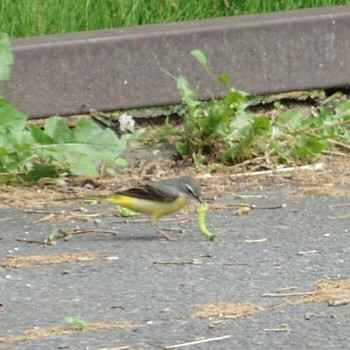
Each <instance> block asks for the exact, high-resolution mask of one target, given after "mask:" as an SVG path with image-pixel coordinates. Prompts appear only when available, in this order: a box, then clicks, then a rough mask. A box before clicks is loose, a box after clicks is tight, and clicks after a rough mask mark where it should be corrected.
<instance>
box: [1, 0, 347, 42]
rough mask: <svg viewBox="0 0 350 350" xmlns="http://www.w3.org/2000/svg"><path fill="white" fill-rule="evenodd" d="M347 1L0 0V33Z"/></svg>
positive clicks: (106, 25) (23, 34)
mask: <svg viewBox="0 0 350 350" xmlns="http://www.w3.org/2000/svg"><path fill="white" fill-rule="evenodd" d="M347 3H350V1H349V0H298V1H291V0H284V1H283V0H279V1H258V0H247V1H245V0H236V1H232V0H74V1H73V0H16V1H15V0H0V32H6V33H8V34H9V35H10V36H11V37H27V36H33V35H43V34H54V33H66V32H76V31H86V30H95V29H106V28H116V27H125V26H132V25H140V24H154V23H164V22H176V21H183V20H193V19H203V18H211V17H218V16H231V15H239V14H246V13H261V12H271V11H283V10H291V9H300V8H309V7H320V6H332V5H341V4H347Z"/></svg>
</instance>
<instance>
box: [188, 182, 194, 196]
mask: <svg viewBox="0 0 350 350" xmlns="http://www.w3.org/2000/svg"><path fill="white" fill-rule="evenodd" d="M186 187H187V189H188V192H190V193H191V194H192V195H195V193H194V190H193V188H192V187H191V186H190V185H189V184H186Z"/></svg>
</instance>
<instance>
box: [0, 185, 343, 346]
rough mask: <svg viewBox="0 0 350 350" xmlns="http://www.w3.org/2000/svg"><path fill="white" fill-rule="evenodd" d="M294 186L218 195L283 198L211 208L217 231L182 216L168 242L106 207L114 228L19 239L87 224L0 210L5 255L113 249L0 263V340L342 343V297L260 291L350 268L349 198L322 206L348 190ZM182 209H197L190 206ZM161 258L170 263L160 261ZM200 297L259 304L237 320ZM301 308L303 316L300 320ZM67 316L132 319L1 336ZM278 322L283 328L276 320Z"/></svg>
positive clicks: (0, 250)
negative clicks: (52, 260) (239, 210)
mask: <svg viewBox="0 0 350 350" xmlns="http://www.w3.org/2000/svg"><path fill="white" fill-rule="evenodd" d="M291 191H292V188H275V189H271V190H268V189H265V190H249V191H242V193H241V194H250V195H251V194H253V195H263V196H264V198H254V197H252V198H249V199H237V198H225V199H222V200H220V201H219V203H241V202H247V203H252V204H257V205H279V204H282V203H285V204H286V207H285V208H281V209H256V210H252V212H251V215H242V216H237V215H234V214H233V209H226V210H209V212H208V214H207V226H208V228H209V229H210V230H212V231H213V232H215V233H216V234H217V235H218V238H219V239H218V240H217V241H214V242H209V241H208V240H206V238H205V237H204V236H202V235H201V234H200V233H199V230H198V227H197V223H196V221H190V222H187V223H183V224H181V227H182V228H183V229H184V231H185V232H184V233H172V235H173V236H174V237H177V240H176V241H175V242H169V241H165V240H162V239H159V238H158V236H157V235H156V234H155V233H154V231H153V230H152V228H151V227H150V226H149V224H148V223H145V222H140V223H128V224H127V223H125V219H122V218H115V217H111V216H110V217H105V218H101V220H102V225H103V227H108V228H110V229H111V228H115V229H117V230H118V231H119V232H120V234H119V235H118V236H112V235H108V234H96V233H87V234H81V235H74V236H73V237H72V238H71V239H69V240H68V241H64V240H58V241H57V245H56V246H42V245H38V244H28V243H23V242H18V241H16V238H28V239H35V240H43V239H44V238H45V237H47V236H48V235H49V234H50V232H51V231H52V229H53V228H54V227H70V228H75V227H76V226H79V227H84V228H91V227H95V226H94V224H93V223H91V222H83V221H75V222H56V223H55V222H43V223H39V224H32V223H33V222H34V221H36V220H38V219H40V218H42V217H43V216H44V215H43V214H34V213H24V212H22V211H16V210H12V209H11V210H10V209H1V210H0V224H1V231H0V232H1V233H0V237H1V238H2V239H1V240H0V257H1V258H0V261H1V262H2V263H3V262H4V261H5V257H6V256H8V255H21V256H22V255H25V256H27V255H51V254H52V255H53V254H60V253H65V252H84V251H91V252H95V253H101V254H104V255H107V256H109V257H114V258H113V259H109V260H101V261H100V260H90V261H89V260H87V261H78V262H74V263H69V264H51V265H33V266H29V267H26V268H17V269H6V268H4V267H0V304H1V306H0V339H1V340H2V341H4V340H6V339H7V342H3V343H1V340H0V349H10V350H12V349H19V350H22V349H23V350H24V349H26V350H27V349H38V350H39V349H45V350H46V349H77V350H80V349H104V348H111V349H113V348H116V349H118V347H123V346H125V347H127V346H128V347H129V349H164V348H165V346H169V345H175V344H181V343H185V342H189V341H194V340H199V339H207V338H212V337H220V336H225V335H230V336H231V337H230V338H228V339H223V340H221V341H216V342H211V343H203V344H199V345H189V346H186V347H183V348H180V349H213V350H219V349H260V350H261V349H298V348H299V349H346V348H348V347H349V317H350V316H349V315H350V309H349V305H342V306H336V307H335V306H329V305H328V303H327V302H306V303H300V302H299V303H296V304H294V305H293V304H290V305H289V304H288V303H285V304H284V305H281V303H283V301H286V300H288V301H289V302H291V301H295V302H296V301H298V300H299V301H300V300H301V298H302V297H301V296H295V297H293V296H291V297H285V298H282V297H276V298H272V297H264V296H263V294H264V293H275V292H276V290H278V289H280V288H287V289H286V292H309V291H313V290H314V288H313V284H314V283H316V282H317V281H319V280H332V281H341V280H346V279H348V278H350V268H349V260H350V246H349V236H350V225H349V222H350V220H349V219H346V218H341V217H340V216H341V215H343V216H344V215H348V214H349V211H350V209H349V207H345V206H343V207H336V208H330V207H329V206H330V205H334V204H341V203H343V204H345V203H349V202H350V201H349V197H322V196H299V195H291V194H290V192H291ZM77 205H78V204H77ZM59 209H62V207H60V208H59ZM88 209H89V212H90V213H92V212H109V213H110V212H111V207H110V206H105V205H96V206H88ZM52 210H57V208H54V207H52ZM184 215H185V216H191V215H192V216H193V217H196V213H195V212H189V213H186V214H184ZM332 217H333V218H332ZM334 217H338V218H335V219H334ZM139 218H140V217H137V219H139ZM135 219H136V218H135ZM130 220H133V219H130ZM162 225H163V226H168V225H170V226H174V223H173V222H172V223H167V222H165V223H163V224H162ZM264 239H266V240H264ZM254 241H255V242H254ZM191 259H195V260H194V262H195V263H194V264H188V263H187V262H189V261H191ZM164 261H168V262H169V261H175V262H178V263H177V264H161V263H159V262H164ZM180 262H182V263H180ZM289 287H294V289H288V288H289ZM349 299H350V291H349ZM208 303H234V304H237V303H249V304H265V309H264V310H261V311H260V312H257V313H254V314H252V315H250V316H247V317H238V318H237V319H234V318H225V317H220V316H213V317H210V318H198V317H193V315H194V314H195V313H196V312H197V311H198V309H197V307H196V306H197V305H200V304H208ZM306 315H311V316H310V318H309V319H307V317H305V316H306ZM67 316H78V317H80V318H81V319H82V320H84V321H85V322H87V323H97V322H105V323H111V324H113V323H116V322H125V321H128V322H131V323H132V324H133V325H134V327H133V328H129V329H114V330H100V331H85V332H81V331H80V332H75V333H69V334H59V335H55V336H48V337H42V338H39V339H37V340H23V341H16V342H12V343H10V342H8V339H11V338H8V337H10V336H17V335H22V334H23V333H24V332H25V331H28V330H31V329H34V328H36V327H38V328H45V329H46V328H51V327H57V326H62V325H65V324H66V322H65V317H67ZM284 328H287V329H288V331H278V329H284ZM1 337H2V338H1ZM5 338H6V339H5Z"/></svg>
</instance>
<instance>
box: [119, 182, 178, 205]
mask: <svg viewBox="0 0 350 350" xmlns="http://www.w3.org/2000/svg"><path fill="white" fill-rule="evenodd" d="M117 194H121V195H125V196H129V197H134V198H140V199H149V200H153V201H158V202H172V201H174V200H175V199H177V198H178V196H179V192H178V191H177V190H176V189H175V188H173V187H171V186H167V185H164V184H160V183H152V184H148V185H145V186H142V187H133V188H130V189H128V190H125V191H118V192H117Z"/></svg>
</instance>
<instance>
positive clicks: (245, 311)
mask: <svg viewBox="0 0 350 350" xmlns="http://www.w3.org/2000/svg"><path fill="white" fill-rule="evenodd" d="M266 307H267V305H266V304H250V303H246V304H241V303H238V304H226V303H217V304H216V303H214V304H202V305H197V309H198V310H199V311H198V312H196V313H195V314H194V315H193V316H192V317H194V318H208V317H215V316H216V317H224V318H233V319H236V318H239V317H247V316H250V315H252V314H255V313H257V312H260V311H263V310H265V308H266Z"/></svg>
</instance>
